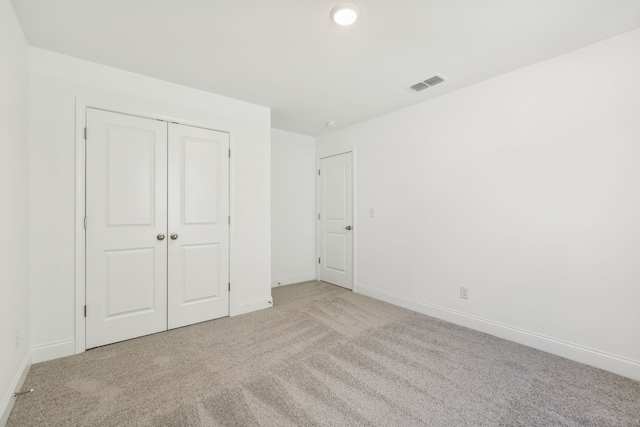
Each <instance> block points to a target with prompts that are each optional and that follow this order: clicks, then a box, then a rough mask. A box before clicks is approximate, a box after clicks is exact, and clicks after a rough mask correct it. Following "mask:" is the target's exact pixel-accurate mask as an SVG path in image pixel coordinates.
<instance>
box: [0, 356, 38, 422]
mask: <svg viewBox="0 0 640 427" xmlns="http://www.w3.org/2000/svg"><path fill="white" fill-rule="evenodd" d="M30 368H31V351H27V353H26V354H25V355H24V358H23V359H22V362H20V366H19V367H18V370H17V371H16V374H15V376H14V377H13V380H12V381H11V385H10V386H9V389H8V390H7V392H6V393H5V395H4V397H3V398H2V404H0V427H4V426H5V425H6V424H7V420H8V419H9V414H11V409H13V403H14V402H15V398H14V397H13V393H16V392H18V391H20V389H21V388H22V386H23V385H24V380H25V379H26V378H27V374H28V373H29V369H30Z"/></svg>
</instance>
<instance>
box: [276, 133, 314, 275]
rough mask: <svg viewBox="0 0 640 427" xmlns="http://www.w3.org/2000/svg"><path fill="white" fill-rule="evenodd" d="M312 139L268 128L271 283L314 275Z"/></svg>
mask: <svg viewBox="0 0 640 427" xmlns="http://www.w3.org/2000/svg"><path fill="white" fill-rule="evenodd" d="M315 169H316V140H315V138H313V137H310V136H305V135H300V134H297V133H291V132H285V131H282V130H277V129H273V130H272V131H271V285H272V286H280V285H289V284H291V283H298V282H304V281H307V280H314V279H315V278H316V264H315V259H316V220H315V218H316V217H315V215H316V175H315Z"/></svg>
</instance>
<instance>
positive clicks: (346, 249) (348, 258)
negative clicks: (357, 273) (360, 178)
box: [318, 153, 353, 289]
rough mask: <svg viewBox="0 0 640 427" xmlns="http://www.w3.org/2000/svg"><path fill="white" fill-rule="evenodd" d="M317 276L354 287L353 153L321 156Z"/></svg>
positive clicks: (346, 286)
mask: <svg viewBox="0 0 640 427" xmlns="http://www.w3.org/2000/svg"><path fill="white" fill-rule="evenodd" d="M318 179H319V180H320V268H319V275H318V278H319V279H320V280H323V281H325V282H329V283H333V284H334V285H339V286H342V287H345V288H348V289H353V232H352V228H353V227H352V224H353V184H352V182H353V177H352V160H351V153H344V154H340V155H337V156H331V157H326V158H322V159H320V176H319V177H318Z"/></svg>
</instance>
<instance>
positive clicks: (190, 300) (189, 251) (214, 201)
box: [168, 124, 229, 329]
mask: <svg viewBox="0 0 640 427" xmlns="http://www.w3.org/2000/svg"><path fill="white" fill-rule="evenodd" d="M228 150H229V135H228V134H227V133H224V132H216V131H212V130H208V129H201V128H195V127H191V126H183V125H177V124H169V228H168V234H169V236H170V237H169V241H168V251H169V264H168V276H169V287H168V305H169V307H168V309H169V311H168V325H169V329H171V328H177V327H180V326H184V325H189V324H192V323H196V322H202V321H205V320H211V319H216V318H219V317H223V316H228V315H229V291H228V283H229V223H228V217H229V156H228Z"/></svg>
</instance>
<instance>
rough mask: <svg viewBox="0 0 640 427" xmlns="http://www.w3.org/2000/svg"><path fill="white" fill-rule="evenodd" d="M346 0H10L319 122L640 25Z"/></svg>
mask: <svg viewBox="0 0 640 427" xmlns="http://www.w3.org/2000/svg"><path fill="white" fill-rule="evenodd" d="M338 3H339V2H338V1H329V0H313V1H312V0H270V1H264V0H234V1H221V0H179V1H178V0H47V1H43V0H13V5H14V8H15V10H16V12H17V14H18V18H19V19H20V21H21V23H22V26H23V28H24V31H25V33H26V35H27V39H28V40H29V43H30V44H31V45H32V46H37V47H40V48H43V49H48V50H52V51H55V52H60V53H63V54H66V55H70V56H74V57H78V58H82V59H86V60H90V61H94V62H98V63H101V64H105V65H109V66H113V67H117V68H121V69H124V70H129V71H133V72H136V73H140V74H144V75H147V76H151V77H155V78H159V79H163V80H168V81H171V82H175V83H179V84H182V85H185V86H190V87H193V88H197V89H201V90H205V91H208V92H213V93H216V94H220V95H225V96H228V97H232V98H236V99H240V100H244V101H248V102H251V103H255V104H259V105H264V106H267V107H271V108H272V125H273V127H274V128H278V129H282V130H288V131H291V132H297V133H302V134H306V135H311V136H317V135H321V134H323V133H325V132H330V131H331V130H332V129H340V128H342V127H345V126H348V125H350V124H354V123H357V122H360V121H363V120H367V119H370V118H373V117H376V116H379V115H381V114H385V113H388V112H390V111H393V110H397V109H399V108H403V107H406V106H409V105H412V104H415V103H417V102H421V101H424V100H426V99H429V98H431V97H434V96H438V95H441V94H443V93H446V92H448V91H452V90H456V89H459V88H461V87H464V86H467V85H469V84H472V83H475V82H478V81H481V80H485V79H488V78H491V77H494V76H496V75H499V74H502V73H505V72H508V71H511V70H514V69H517V68H520V67H523V66H526V65H528V64H532V63H535V62H538V61H541V60H544V59H547V58H550V57H553V56H556V55H558V54H562V53H564V52H568V51H570V50H573V49H576V48H579V47H582V46H585V45H588V44H591V43H594V42H597V41H599V40H602V39H605V38H608V37H611V36H614V35H617V34H621V33H623V32H626V31H630V30H632V29H635V28H638V27H640V1H639V0H518V1H515V0H395V1H393V2H391V1H389V0H366V1H361V0H353V1H350V3H353V4H356V5H357V6H358V7H359V8H360V11H361V14H360V18H359V20H358V21H357V22H356V23H355V24H354V25H353V26H351V27H340V26H338V25H336V24H334V23H333V22H332V21H330V18H329V13H330V11H331V9H332V8H333V7H334V6H335V5H336V4H338ZM639 48H640V47H639ZM435 74H441V75H444V76H446V77H447V78H448V79H449V80H448V81H447V82H445V83H442V84H440V85H438V86H435V87H433V88H430V89H427V90H425V91H422V92H420V93H419V94H414V93H412V92H410V91H408V90H407V89H406V87H407V86H410V85H412V84H414V83H416V82H418V81H420V80H424V79H426V78H428V77H431V76H433V75H435ZM329 120H334V121H336V122H337V126H336V127H335V128H329V127H327V126H326V124H325V123H326V122H327V121H329Z"/></svg>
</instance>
